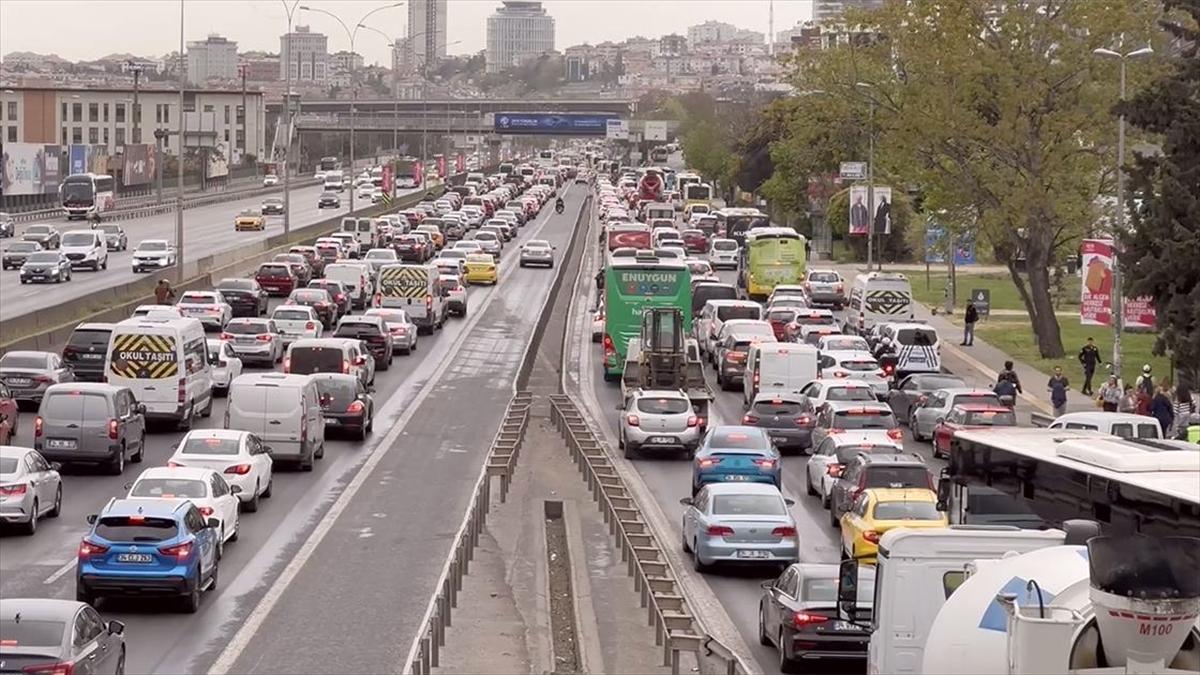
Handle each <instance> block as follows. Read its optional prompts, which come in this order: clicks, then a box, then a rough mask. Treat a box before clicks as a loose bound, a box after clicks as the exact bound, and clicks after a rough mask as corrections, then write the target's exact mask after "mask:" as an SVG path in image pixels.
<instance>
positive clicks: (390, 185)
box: [382, 164, 396, 195]
mask: <svg viewBox="0 0 1200 675" xmlns="http://www.w3.org/2000/svg"><path fill="white" fill-rule="evenodd" d="M393 170H394V168H393V167H392V165H391V164H384V165H383V186H382V188H383V194H385V195H394V194H396V179H395V177H394V176H393V175H392V171H393Z"/></svg>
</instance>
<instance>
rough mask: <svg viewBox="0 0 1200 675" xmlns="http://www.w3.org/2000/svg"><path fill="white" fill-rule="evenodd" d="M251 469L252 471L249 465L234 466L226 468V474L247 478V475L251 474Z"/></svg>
mask: <svg viewBox="0 0 1200 675" xmlns="http://www.w3.org/2000/svg"><path fill="white" fill-rule="evenodd" d="M250 469H251V465H249V464H234V465H233V466H230V467H226V468H225V471H224V473H232V474H236V475H238V476H245V475H246V474H248V473H250Z"/></svg>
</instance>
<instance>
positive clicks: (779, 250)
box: [739, 227, 808, 300]
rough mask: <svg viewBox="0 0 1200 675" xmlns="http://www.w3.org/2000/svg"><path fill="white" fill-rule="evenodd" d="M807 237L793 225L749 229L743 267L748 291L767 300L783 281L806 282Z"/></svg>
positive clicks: (742, 271) (740, 274)
mask: <svg viewBox="0 0 1200 675" xmlns="http://www.w3.org/2000/svg"><path fill="white" fill-rule="evenodd" d="M804 244H805V241H804V237H803V236H801V235H800V234H798V233H797V232H796V231H795V230H793V229H792V228H790V227H760V228H758V229H754V230H750V231H749V232H747V233H746V245H745V247H743V248H742V265H741V267H742V269H741V270H739V276H740V277H741V278H742V279H744V280H745V284H746V295H748V296H750V299H751V300H763V299H766V297H767V296H769V295H771V291H773V290H775V287H776V286H778V285H780V284H802V283H804V272H805V269H806V265H807V263H808V256H807V254H806V251H805V248H804Z"/></svg>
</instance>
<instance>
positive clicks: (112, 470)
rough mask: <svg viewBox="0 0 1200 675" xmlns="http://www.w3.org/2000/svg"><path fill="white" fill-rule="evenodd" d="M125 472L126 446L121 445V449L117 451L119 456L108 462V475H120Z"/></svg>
mask: <svg viewBox="0 0 1200 675" xmlns="http://www.w3.org/2000/svg"><path fill="white" fill-rule="evenodd" d="M123 473H125V446H124V445H121V449H120V450H118V451H117V456H116V457H114V458H113V459H112V461H110V462H109V463H108V475H110V476H120V475H121V474H123Z"/></svg>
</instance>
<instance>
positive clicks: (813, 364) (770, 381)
mask: <svg viewBox="0 0 1200 675" xmlns="http://www.w3.org/2000/svg"><path fill="white" fill-rule="evenodd" d="M817 355H818V352H817V348H816V347H813V346H811V345H805V344H797V343H795V342H760V343H758V344H756V345H751V347H750V354H749V355H748V356H747V357H746V374H745V376H744V377H742V407H744V408H749V407H750V404H751V403H752V402H753V401H754V397H755V396H758V395H759V394H760V393H762V392H767V393H775V392H778V393H781V394H799V393H801V391H800V390H801V389H803V388H804V385H806V384H808V383H809V382H812V381H813V380H815V379H817Z"/></svg>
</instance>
